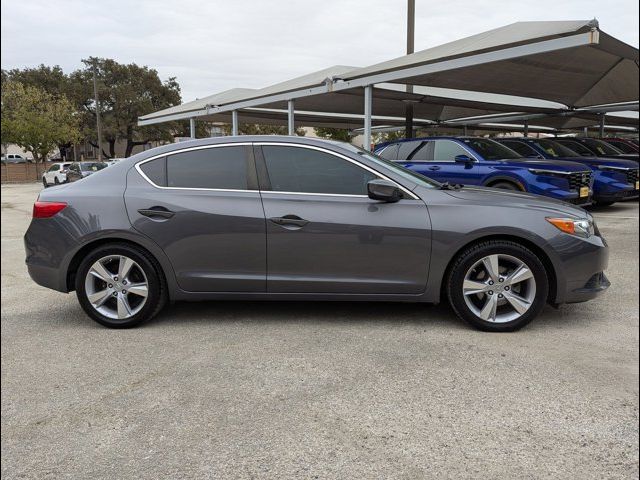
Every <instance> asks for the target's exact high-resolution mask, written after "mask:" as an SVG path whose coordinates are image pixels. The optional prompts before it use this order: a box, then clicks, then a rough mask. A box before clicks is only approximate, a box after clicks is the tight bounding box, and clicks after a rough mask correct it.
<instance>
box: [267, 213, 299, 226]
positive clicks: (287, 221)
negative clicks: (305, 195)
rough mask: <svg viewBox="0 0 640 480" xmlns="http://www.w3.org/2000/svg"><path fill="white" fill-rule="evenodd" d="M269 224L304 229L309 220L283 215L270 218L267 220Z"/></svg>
mask: <svg viewBox="0 0 640 480" xmlns="http://www.w3.org/2000/svg"><path fill="white" fill-rule="evenodd" d="M269 220H270V221H271V222H273V223H275V224H276V225H282V226H286V225H292V226H295V227H304V226H305V225H306V224H307V223H309V220H305V219H303V218H300V217H298V216H297V215H285V216H284V217H272V218H270V219H269Z"/></svg>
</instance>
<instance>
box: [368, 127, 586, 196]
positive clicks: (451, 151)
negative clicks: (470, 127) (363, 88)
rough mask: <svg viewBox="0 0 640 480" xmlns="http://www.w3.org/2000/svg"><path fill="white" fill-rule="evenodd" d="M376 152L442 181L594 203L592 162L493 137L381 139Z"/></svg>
mask: <svg viewBox="0 0 640 480" xmlns="http://www.w3.org/2000/svg"><path fill="white" fill-rule="evenodd" d="M375 153H377V154H378V155H380V156H381V157H382V158H385V159H387V160H392V161H395V162H398V163H400V164H402V165H404V166H405V167H407V168H409V169H410V170H414V171H416V172H418V173H421V174H423V175H425V176H427V177H430V178H433V179H434V180H437V181H439V182H449V183H461V184H464V185H481V186H485V187H494V188H503V189H507V190H519V191H524V192H530V193H536V194H538V195H545V196H547V197H552V198H556V199H559V200H564V201H565V202H570V203H573V204H575V205H589V204H591V203H592V201H591V195H592V193H593V190H592V188H593V170H591V168H588V167H585V165H582V164H580V163H574V162H566V161H558V160H540V159H531V158H523V157H522V155H520V154H518V153H516V152H514V151H513V150H511V149H510V148H508V147H505V146H504V145H502V144H500V143H498V142H495V141H493V140H490V139H488V138H477V137H426V138H414V139H407V140H400V141H395V142H389V143H384V144H381V145H379V146H377V147H376V149H375Z"/></svg>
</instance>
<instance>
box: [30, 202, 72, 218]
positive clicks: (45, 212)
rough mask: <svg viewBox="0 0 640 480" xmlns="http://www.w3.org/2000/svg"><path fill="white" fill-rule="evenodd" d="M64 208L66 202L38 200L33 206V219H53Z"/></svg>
mask: <svg viewBox="0 0 640 480" xmlns="http://www.w3.org/2000/svg"><path fill="white" fill-rule="evenodd" d="M66 206H67V203H66V202H41V201H40V200H38V201H36V203H34V204H33V218H49V217H53V216H54V215H55V214H57V213H58V212H60V211H62V210H63V209H64V208H65V207H66Z"/></svg>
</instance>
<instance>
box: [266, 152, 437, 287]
mask: <svg viewBox="0 0 640 480" xmlns="http://www.w3.org/2000/svg"><path fill="white" fill-rule="evenodd" d="M256 162H257V168H258V174H259V178H260V186H261V194H262V201H263V205H264V211H265V215H266V219H267V221H266V224H267V266H268V268H267V291H269V292H286V293H331V294H341V293H348V294H417V293H421V292H423V291H424V289H425V285H426V280H427V273H428V266H429V255H430V238H431V237H430V223H429V218H428V214H427V208H426V206H425V204H424V203H423V202H422V201H421V200H419V199H417V198H416V197H414V196H413V195H411V194H410V193H406V195H405V198H404V199H402V200H400V201H399V202H397V203H382V202H378V201H375V200H371V199H370V198H369V197H368V196H367V183H368V182H369V181H370V180H372V179H374V178H380V175H379V174H377V173H376V172H375V171H372V170H370V169H368V168H366V167H363V166H362V165H361V164H359V163H358V162H355V161H354V160H353V159H350V158H349V157H347V156H342V155H340V154H337V153H335V152H331V151H328V150H324V149H322V148H319V147H312V146H302V145H293V144H274V143H269V144H262V145H258V144H257V145H256Z"/></svg>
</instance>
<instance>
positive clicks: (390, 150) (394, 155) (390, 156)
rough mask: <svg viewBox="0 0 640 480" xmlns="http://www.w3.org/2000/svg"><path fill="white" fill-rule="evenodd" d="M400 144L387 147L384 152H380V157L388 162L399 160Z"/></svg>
mask: <svg viewBox="0 0 640 480" xmlns="http://www.w3.org/2000/svg"><path fill="white" fill-rule="evenodd" d="M398 146H399V145H398V144H397V143H395V144H393V145H388V146H386V147H385V148H384V149H383V150H382V152H380V156H381V157H382V158H385V159H387V160H397V159H398Z"/></svg>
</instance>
